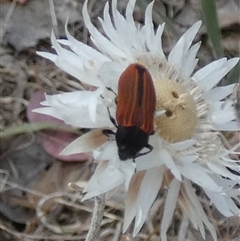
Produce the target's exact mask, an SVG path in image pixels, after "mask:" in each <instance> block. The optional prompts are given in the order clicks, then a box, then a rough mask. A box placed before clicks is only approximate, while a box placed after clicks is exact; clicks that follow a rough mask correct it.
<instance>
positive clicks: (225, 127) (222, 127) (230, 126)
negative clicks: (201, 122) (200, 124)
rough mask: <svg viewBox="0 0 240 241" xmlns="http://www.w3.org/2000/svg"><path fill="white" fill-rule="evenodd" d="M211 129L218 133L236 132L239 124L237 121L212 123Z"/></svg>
mask: <svg viewBox="0 0 240 241" xmlns="http://www.w3.org/2000/svg"><path fill="white" fill-rule="evenodd" d="M213 127H214V128H215V129H216V130H219V131H238V130H239V128H240V127H239V123H238V122H237V121H231V122H228V123H223V124H216V123H214V124H213Z"/></svg>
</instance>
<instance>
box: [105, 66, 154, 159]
mask: <svg viewBox="0 0 240 241" xmlns="http://www.w3.org/2000/svg"><path fill="white" fill-rule="evenodd" d="M155 109H156V93H155V88H154V85H153V81H152V77H151V74H150V73H149V71H148V70H147V69H146V68H145V67H144V66H143V65H141V64H137V63H135V64H131V65H130V66H128V67H127V69H126V70H125V71H124V72H123V73H122V75H121V76H120V79H119V83H118V95H117V110H116V122H117V124H116V122H115V120H114V118H113V117H111V115H110V119H111V121H112V122H113V124H114V125H115V126H116V127H117V132H116V134H115V135H116V142H117V146H118V155H119V158H120V159H121V160H123V161H124V160H127V159H130V158H133V159H135V158H137V157H139V156H141V155H145V154H147V153H149V152H151V151H152V148H153V147H152V146H151V145H150V144H148V139H149V135H152V134H153V133H154V112H155ZM109 114H110V113H109ZM105 133H106V134H107V132H105ZM108 133H110V132H108ZM144 147H146V148H148V149H149V151H147V152H144V153H139V152H140V151H141V150H142V149H143V148H144Z"/></svg>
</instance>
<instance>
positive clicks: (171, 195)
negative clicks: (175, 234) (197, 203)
mask: <svg viewBox="0 0 240 241" xmlns="http://www.w3.org/2000/svg"><path fill="white" fill-rule="evenodd" d="M180 186H181V182H179V181H178V180H177V179H173V180H172V182H171V183H170V185H169V189H168V194H167V198H166V201H165V207H164V213H163V218H162V223H161V240H162V241H167V231H168V228H169V225H170V223H171V220H172V217H173V213H174V211H175V208H176V204H177V200H178V195H179V190H180Z"/></svg>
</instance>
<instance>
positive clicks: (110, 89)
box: [106, 87, 117, 97]
mask: <svg viewBox="0 0 240 241" xmlns="http://www.w3.org/2000/svg"><path fill="white" fill-rule="evenodd" d="M106 89H107V90H109V91H111V92H113V93H114V94H115V95H116V97H117V94H116V92H115V91H113V89H112V88H110V87H106Z"/></svg>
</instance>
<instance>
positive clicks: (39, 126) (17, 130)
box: [0, 122, 77, 138]
mask: <svg viewBox="0 0 240 241" xmlns="http://www.w3.org/2000/svg"><path fill="white" fill-rule="evenodd" d="M42 130H58V131H67V132H72V133H77V131H76V130H74V129H73V128H71V127H68V126H61V125H56V124H54V123H49V122H36V123H24V124H22V125H20V126H13V127H9V128H8V129H6V130H5V131H3V132H1V133H0V138H4V137H9V136H13V135H19V134H23V133H29V132H36V131H42Z"/></svg>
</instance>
